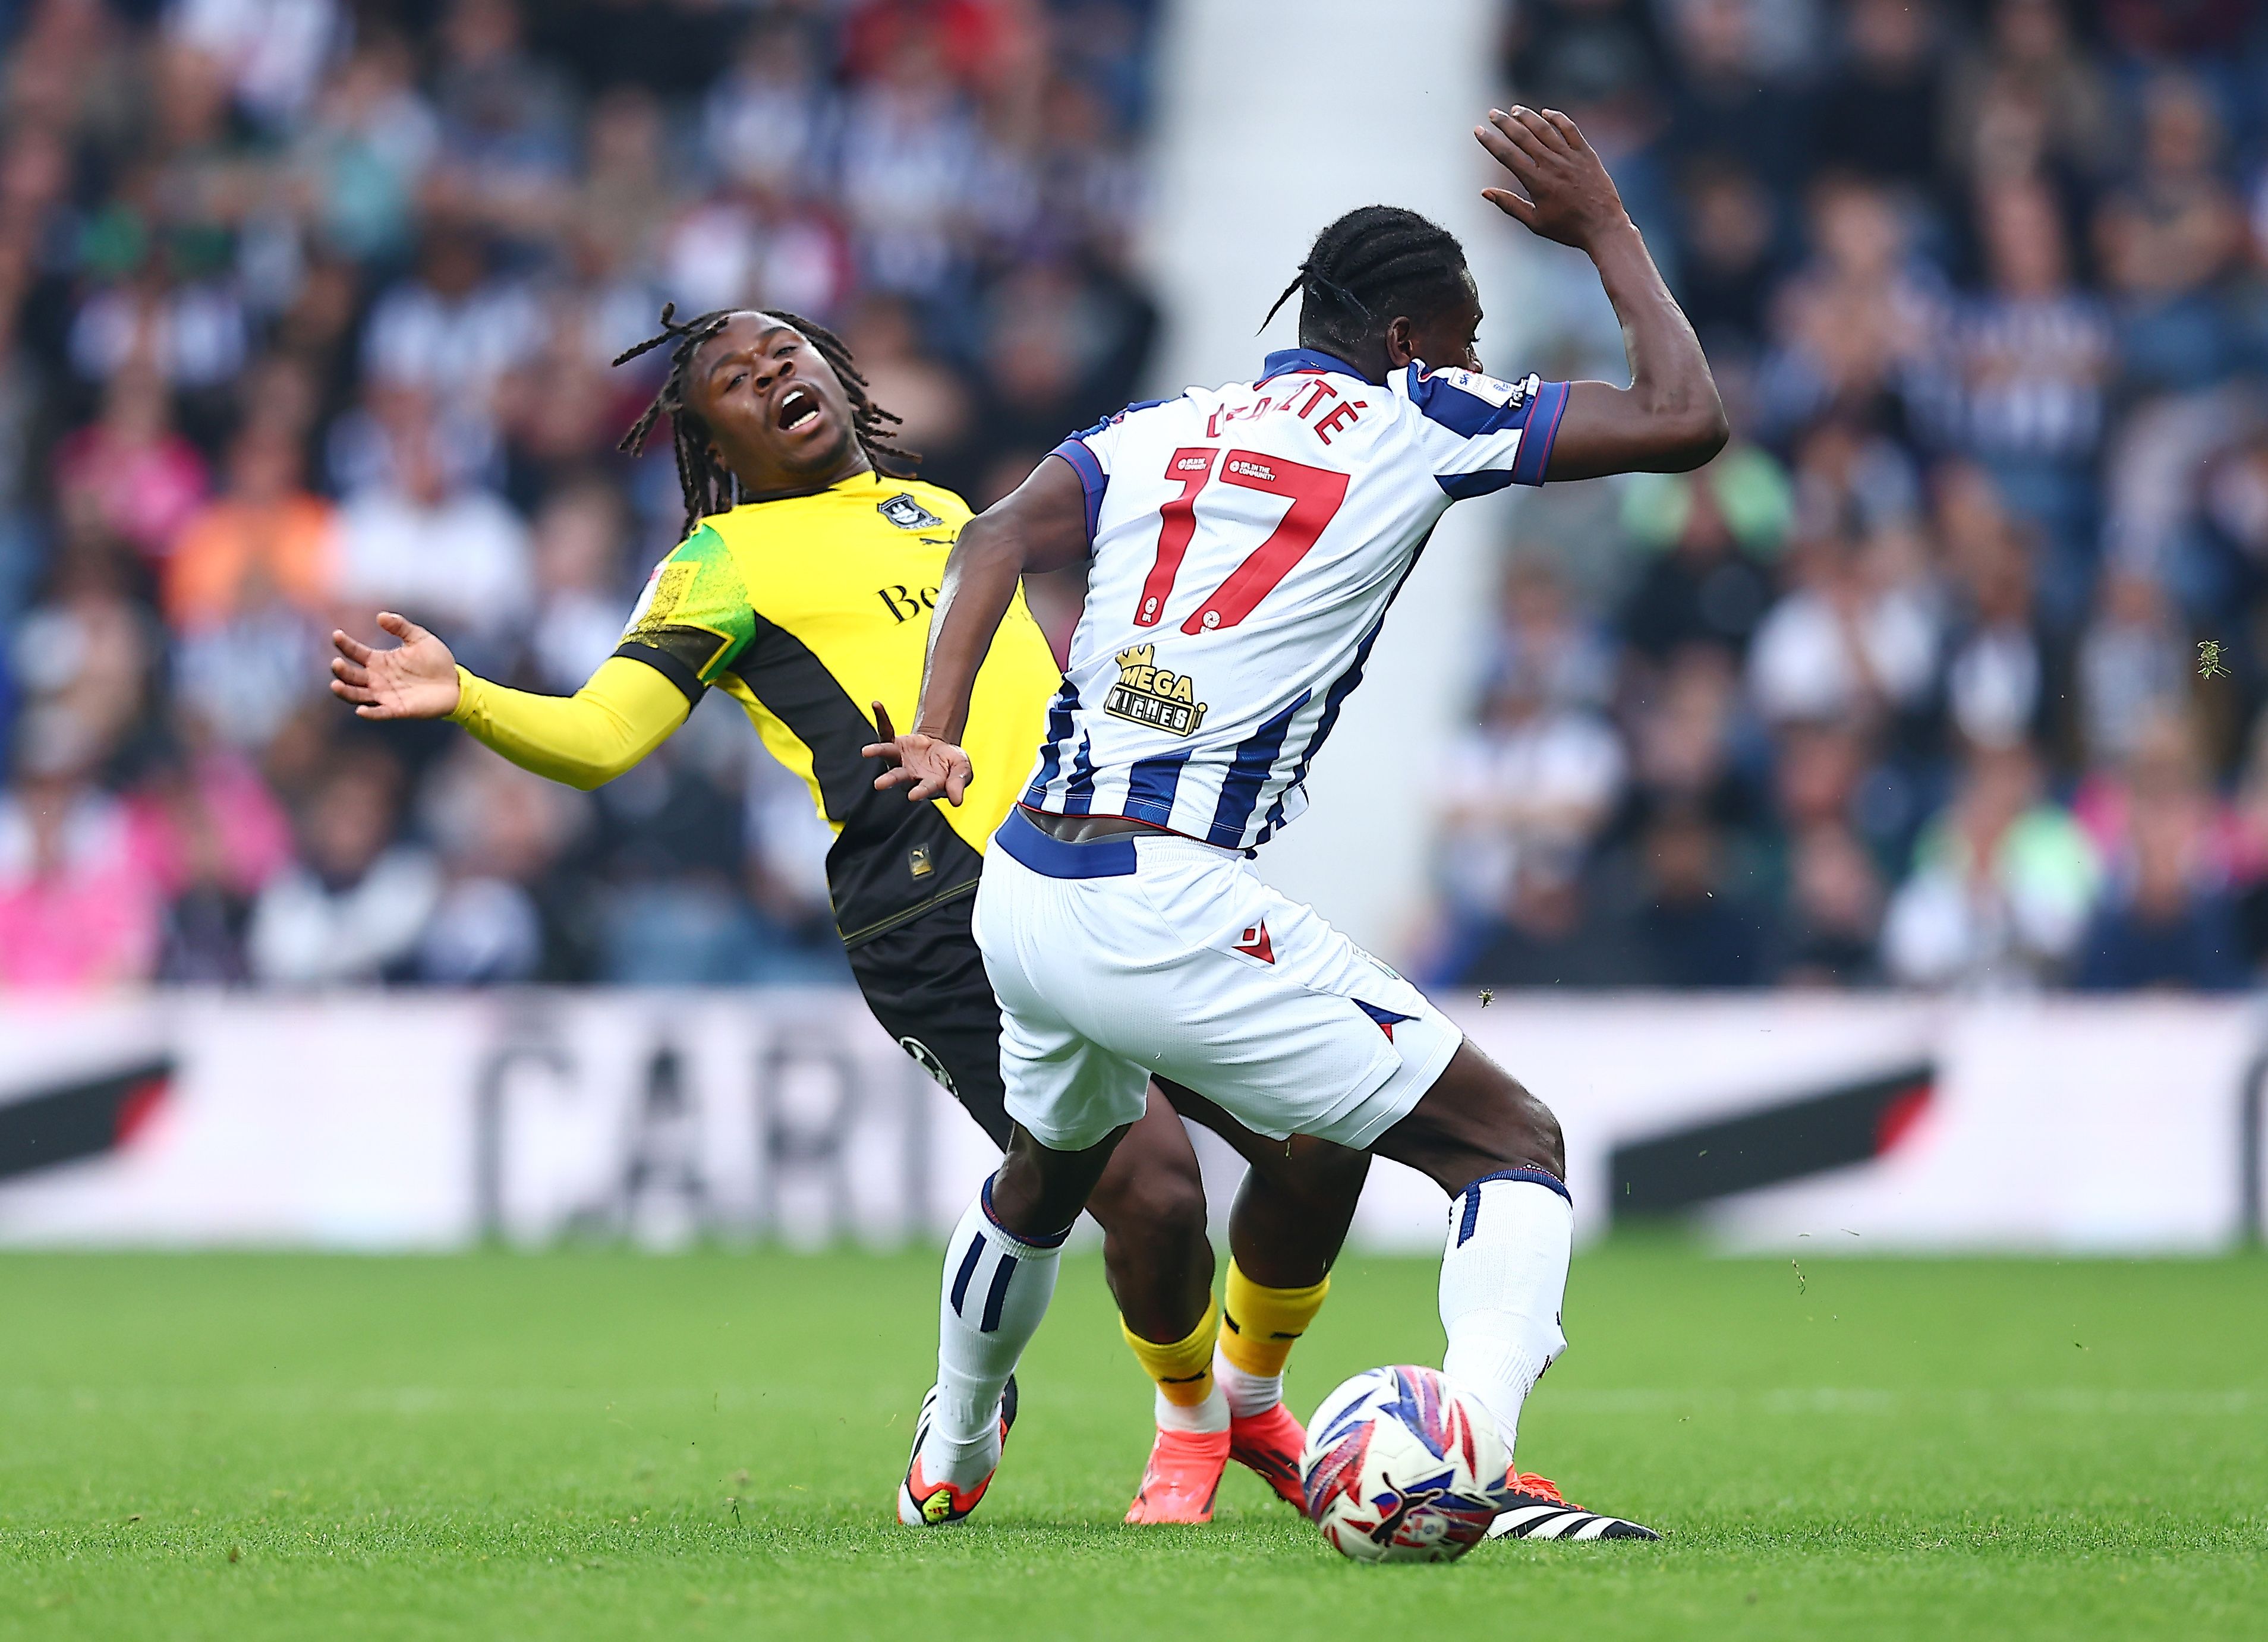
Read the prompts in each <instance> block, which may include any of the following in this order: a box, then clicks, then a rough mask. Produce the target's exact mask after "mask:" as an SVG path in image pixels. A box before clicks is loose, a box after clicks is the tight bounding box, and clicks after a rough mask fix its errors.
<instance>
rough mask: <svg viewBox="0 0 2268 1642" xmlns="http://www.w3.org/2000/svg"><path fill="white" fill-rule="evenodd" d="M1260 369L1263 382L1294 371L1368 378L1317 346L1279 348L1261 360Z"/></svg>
mask: <svg viewBox="0 0 2268 1642" xmlns="http://www.w3.org/2000/svg"><path fill="white" fill-rule="evenodd" d="M1260 371H1261V376H1260V379H1261V380H1262V381H1263V382H1264V381H1266V380H1267V379H1269V378H1270V377H1271V376H1288V375H1290V374H1291V373H1292V372H1294V371H1329V372H1331V374H1332V375H1334V376H1351V377H1359V378H1361V379H1363V380H1365V381H1367V380H1369V379H1368V378H1367V377H1364V376H1363V374H1362V372H1359V371H1358V370H1356V369H1355V368H1354V367H1353V366H1352V365H1351V364H1348V363H1347V362H1346V361H1345V360H1344V359H1342V358H1340V357H1338V356H1337V355H1336V354H1327V353H1325V352H1323V351H1322V350H1321V349H1317V348H1279V349H1278V350H1276V351H1275V352H1274V353H1271V354H1270V355H1269V356H1268V357H1267V358H1266V359H1264V360H1263V361H1262V362H1261V364H1260Z"/></svg>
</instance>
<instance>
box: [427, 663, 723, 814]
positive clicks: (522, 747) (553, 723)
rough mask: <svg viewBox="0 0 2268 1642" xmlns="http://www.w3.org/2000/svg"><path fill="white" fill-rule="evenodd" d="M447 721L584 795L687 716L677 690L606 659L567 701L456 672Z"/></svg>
mask: <svg viewBox="0 0 2268 1642" xmlns="http://www.w3.org/2000/svg"><path fill="white" fill-rule="evenodd" d="M457 687H458V690H459V692H460V693H459V696H458V699H457V710H456V711H454V712H453V713H451V714H450V715H449V718H450V720H451V722H453V723H455V724H460V725H464V726H465V728H466V729H467V730H468V731H470V732H471V733H472V735H473V738H474V739H475V740H477V741H479V742H480V743H481V744H482V746H484V747H491V748H493V749H494V750H496V751H497V752H498V753H501V754H503V755H504V756H505V757H506V758H508V759H510V760H512V762H513V763H515V764H518V765H519V767H520V768H521V769H532V770H534V772H535V773H536V774H537V775H539V776H545V777H549V778H550V779H551V780H554V781H563V782H565V783H566V784H568V785H570V786H573V787H580V788H581V789H582V790H583V791H584V792H589V791H590V790H591V789H592V788H593V787H595V786H600V785H602V784H605V783H607V782H609V781H612V780H613V779H614V778H615V777H616V776H619V775H621V774H622V771H624V770H626V769H629V768H630V766H631V765H633V764H635V763H637V762H638V760H640V759H642V758H644V756H645V755H647V754H648V753H651V752H652V751H653V749H654V748H655V747H659V746H660V745H661V744H662V743H663V742H664V741H666V740H668V739H669V737H670V734H671V733H673V732H674V731H675V729H676V728H677V726H678V725H681V724H683V723H684V722H685V718H686V715H687V713H688V712H689V711H691V709H690V708H689V706H688V704H687V703H686V700H685V696H684V693H683V692H682V691H681V690H680V689H679V688H677V686H676V685H674V684H673V683H671V682H670V681H668V680H667V679H666V678H664V677H663V676H662V675H661V674H659V672H657V671H656V670H655V669H653V668H652V667H649V666H646V665H645V664H644V662H642V661H632V660H630V659H629V658H628V657H626V656H610V657H608V659H606V661H604V662H603V663H601V664H600V667H599V670H598V671H597V672H596V673H593V674H592V675H591V681H590V682H589V683H587V684H585V685H584V686H583V688H581V689H579V690H577V691H576V692H575V693H574V694H573V695H572V696H532V695H530V694H528V693H527V691H526V690H514V689H506V688H504V686H503V685H501V684H492V683H490V681H488V680H486V679H484V678H481V677H480V676H478V675H477V674H471V673H468V672H466V671H465V669H464V668H462V667H459V668H458V669H457Z"/></svg>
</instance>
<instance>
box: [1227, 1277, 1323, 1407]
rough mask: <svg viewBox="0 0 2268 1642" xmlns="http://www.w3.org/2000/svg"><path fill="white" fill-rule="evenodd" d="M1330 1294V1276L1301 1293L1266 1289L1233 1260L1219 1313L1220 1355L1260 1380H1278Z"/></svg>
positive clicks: (1294, 1290) (1299, 1290)
mask: <svg viewBox="0 0 2268 1642" xmlns="http://www.w3.org/2000/svg"><path fill="white" fill-rule="evenodd" d="M1329 1292H1331V1280H1330V1278H1328V1277H1326V1278H1324V1279H1323V1280H1322V1282H1320V1283H1316V1284H1313V1285H1310V1286H1308V1287H1307V1288H1303V1289H1271V1288H1263V1287H1262V1286H1261V1285H1259V1284H1257V1283H1255V1282H1254V1281H1253V1280H1252V1279H1251V1278H1248V1277H1246V1276H1245V1275H1244V1272H1243V1270H1242V1269H1241V1268H1240V1267H1239V1266H1238V1265H1237V1263H1236V1262H1235V1261H1233V1260H1232V1261H1230V1262H1229V1263H1228V1303H1227V1304H1226V1306H1225V1307H1222V1308H1221V1314H1220V1354H1221V1355H1222V1356H1223V1357H1224V1358H1226V1359H1228V1362H1229V1364H1230V1366H1233V1367H1235V1368H1238V1369H1241V1370H1242V1371H1243V1372H1244V1373H1248V1374H1251V1375H1254V1376H1255V1377H1256V1378H1258V1379H1262V1380H1273V1379H1276V1378H1278V1377H1279V1376H1280V1375H1282V1373H1283V1372H1284V1361H1285V1359H1286V1358H1288V1357H1290V1356H1291V1355H1292V1346H1293V1345H1295V1344H1298V1343H1299V1339H1300V1336H1301V1335H1303V1334H1305V1333H1307V1325H1308V1324H1309V1323H1311V1322H1314V1320H1315V1314H1316V1313H1317V1312H1319V1311H1321V1310H1322V1308H1323V1296H1325V1295H1326V1294H1328V1293H1329Z"/></svg>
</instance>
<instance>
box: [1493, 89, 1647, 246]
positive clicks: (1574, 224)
mask: <svg viewBox="0 0 2268 1642" xmlns="http://www.w3.org/2000/svg"><path fill="white" fill-rule="evenodd" d="M1473 136H1476V138H1478V139H1479V141H1480V145H1481V146H1482V147H1483V148H1484V149H1486V150H1488V151H1489V153H1490V154H1491V156H1492V157H1494V158H1495V160H1496V162H1497V164H1499V165H1500V166H1503V167H1504V168H1505V169H1506V171H1508V172H1510V173H1512V174H1513V180H1515V181H1517V182H1518V183H1519V184H1520V186H1521V188H1523V189H1525V190H1526V191H1527V193H1526V197H1524V198H1523V197H1522V196H1521V195H1519V194H1515V193H1514V192H1513V190H1511V189H1510V188H1483V189H1482V190H1481V197H1482V198H1483V199H1484V200H1486V201H1487V202H1489V203H1490V204H1491V205H1493V206H1495V207H1496V208H1497V210H1500V211H1502V212H1503V213H1504V214H1505V215H1506V216H1507V217H1513V218H1515V219H1517V220H1518V221H1519V222H1520V223H1521V224H1522V225H1524V226H1526V227H1527V228H1528V230H1529V231H1530V232H1534V233H1537V234H1541V235H1542V236H1543V238H1544V239H1556V240H1557V241H1558V242H1559V243H1560V244H1561V245H1570V246H1573V247H1575V248H1576V249H1577V250H1579V251H1581V250H1587V249H1589V248H1590V246H1591V243H1592V241H1593V239H1594V238H1595V237H1596V236H1597V235H1599V234H1600V233H1602V232H1606V231H1607V230H1609V229H1612V228H1613V227H1615V226H1616V225H1617V224H1620V223H1624V222H1627V221H1628V220H1629V217H1628V214H1627V213H1626V212H1624V210H1623V196H1622V195H1621V194H1620V193H1618V192H1617V191H1616V188H1615V181H1614V179H1613V178H1612V177H1609V175H1607V168H1606V166H1605V165H1604V163H1602V161H1601V160H1600V158H1599V157H1598V156H1597V155H1596V154H1594V153H1593V152H1592V151H1591V145H1590V144H1588V143H1587V142H1585V141H1584V140H1583V134H1582V133H1581V132H1580V131H1579V130H1577V129H1575V122H1574V121H1572V120H1570V119H1569V118H1568V117H1567V116H1566V115H1565V114H1561V113H1560V112H1559V111H1558V110H1557V109H1556V108H1546V109H1544V110H1543V112H1542V113H1541V114H1539V113H1537V112H1536V111H1535V109H1533V108H1522V107H1513V110H1512V112H1511V113H1509V114H1506V112H1505V111H1504V110H1503V109H1501V108H1491V110H1489V117H1488V123H1487V124H1485V125H1476V126H1475V127H1474V128H1473Z"/></svg>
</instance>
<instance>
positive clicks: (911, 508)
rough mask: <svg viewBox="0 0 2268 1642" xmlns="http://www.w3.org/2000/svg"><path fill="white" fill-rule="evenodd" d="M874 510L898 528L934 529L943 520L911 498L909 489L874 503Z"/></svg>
mask: <svg viewBox="0 0 2268 1642" xmlns="http://www.w3.org/2000/svg"><path fill="white" fill-rule="evenodd" d="M874 511H875V512H878V513H880V515H881V516H882V517H883V518H884V519H888V520H889V521H890V522H891V523H892V524H894V525H895V526H897V527H898V528H899V529H900V530H935V529H936V528H937V527H938V526H939V525H942V524H943V523H945V521H944V520H943V519H939V517H938V516H937V515H936V514H934V513H932V512H930V511H929V509H927V508H925V507H924V506H923V505H922V504H920V503H919V502H917V501H915V500H914V498H913V494H912V492H911V491H908V490H901V491H899V492H898V493H897V494H896V495H895V496H894V497H891V498H890V499H889V500H888V501H887V502H877V503H875V504H874Z"/></svg>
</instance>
